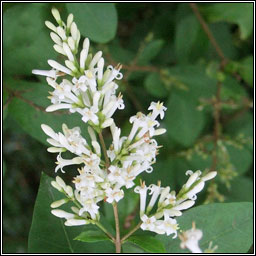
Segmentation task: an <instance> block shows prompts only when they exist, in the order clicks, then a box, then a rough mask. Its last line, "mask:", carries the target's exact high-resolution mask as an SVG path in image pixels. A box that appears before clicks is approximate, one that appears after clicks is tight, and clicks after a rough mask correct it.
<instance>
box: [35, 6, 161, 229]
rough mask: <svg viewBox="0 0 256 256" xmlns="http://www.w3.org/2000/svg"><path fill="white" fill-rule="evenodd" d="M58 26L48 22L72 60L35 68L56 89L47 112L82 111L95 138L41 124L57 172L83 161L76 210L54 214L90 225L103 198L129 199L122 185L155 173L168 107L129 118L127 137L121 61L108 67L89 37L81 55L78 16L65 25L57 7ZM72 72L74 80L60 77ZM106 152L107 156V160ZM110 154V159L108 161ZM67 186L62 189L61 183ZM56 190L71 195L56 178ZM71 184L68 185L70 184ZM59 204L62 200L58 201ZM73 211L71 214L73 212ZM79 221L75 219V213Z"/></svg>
mask: <svg viewBox="0 0 256 256" xmlns="http://www.w3.org/2000/svg"><path fill="white" fill-rule="evenodd" d="M52 14H53V16H54V18H55V19H56V21H57V23H58V26H57V27H56V26H55V25H53V24H52V23H51V22H49V21H47V22H46V26H47V27H48V28H50V29H51V30H52V31H53V32H51V34H50V35H51V38H52V39H53V41H54V42H55V45H54V49H55V50H56V51H57V52H59V53H61V54H63V55H64V56H66V57H67V58H68V60H66V61H65V65H66V66H63V65H61V64H59V63H57V62H56V61H54V60H49V61H48V63H49V65H50V66H51V67H52V68H53V69H52V70H50V71H46V70H33V71H32V72H33V73H34V74H38V75H43V76H46V81H47V82H48V84H49V85H50V86H51V87H53V89H54V90H53V91H52V92H50V94H51V96H50V97H49V98H50V100H51V103H52V105H50V106H49V107H47V109H46V110H47V111H49V112H51V111H55V110H60V109H69V111H70V112H71V113H74V112H78V113H79V114H81V115H82V120H83V121H84V122H85V123H88V125H89V126H88V133H89V135H90V141H87V140H86V139H85V138H83V136H82V135H81V131H80V128H79V127H74V128H72V129H70V128H68V127H67V125H65V124H63V126H62V130H63V132H58V133H57V132H55V131H54V130H53V129H52V128H51V127H49V126H48V125H46V124H42V126H41V127H42V130H43V131H44V132H45V134H47V135H48V136H49V138H48V139H47V142H48V143H49V144H51V145H52V146H51V147H49V148H48V151H49V152H51V153H59V154H58V156H57V162H56V164H57V166H56V168H55V172H57V171H58V170H61V171H62V172H64V170H63V168H64V167H66V166H69V165H79V167H80V168H79V169H78V172H79V174H78V175H77V176H76V177H75V178H74V180H73V182H74V183H75V190H74V193H73V194H72V196H73V197H72V198H71V197H70V196H69V195H68V200H62V201H61V202H62V203H65V202H67V201H69V200H72V201H73V202H74V203H76V205H77V208H75V210H74V208H72V211H73V212H74V213H67V215H65V214H64V212H63V211H62V210H59V209H55V210H53V212H52V213H53V214H55V215H56V216H58V217H62V216H64V217H65V218H66V219H67V220H68V221H67V222H66V224H68V225H71V223H76V225H77V224H78V223H81V225H82V224H85V223H84V222H83V221H81V218H82V217H83V218H84V220H85V221H86V223H88V221H91V220H98V219H99V206H98V203H99V202H100V201H102V200H104V201H106V202H108V203H116V202H118V201H119V200H121V199H122V198H123V197H124V191H123V189H122V188H123V187H126V188H127V189H128V188H131V187H133V186H134V185H135V183H134V180H135V179H136V177H137V176H138V175H139V174H140V173H142V172H144V171H146V172H148V173H149V172H152V171H153V168H152V166H151V165H152V164H153V163H154V162H155V161H156V155H157V153H158V145H157V142H156V140H154V139H153V137H154V136H156V135H160V134H163V133H164V132H165V131H166V130H165V129H161V128H160V129H159V128H157V127H159V122H158V121H157V120H156V118H157V117H158V116H160V118H161V119H163V117H164V112H165V111H166V107H164V106H163V103H160V102H157V103H156V102H152V103H151V105H150V107H149V110H151V112H150V113H149V114H148V115H144V114H142V113H137V114H136V115H135V116H133V117H131V118H130V122H131V124H132V128H131V131H130V133H129V135H128V136H122V137H121V129H120V128H118V127H117V126H116V124H115V122H114V120H113V118H112V116H113V114H114V113H115V111H116V110H117V109H123V108H124V104H123V100H122V96H121V94H119V95H118V96H116V90H117V88H118V85H117V84H116V83H115V82H114V80H115V79H117V80H119V79H121V78H122V74H121V73H120V69H121V65H118V66H117V67H116V68H113V67H111V66H109V67H107V69H106V70H105V71H104V59H103V58H102V52H101V51H100V52H97V53H96V54H95V55H94V56H92V54H90V53H89V44H90V43H89V40H88V39H87V38H86V39H85V40H84V42H83V48H82V50H81V52H80V55H79V56H80V58H79V60H77V58H76V55H77V53H78V52H79V51H78V48H79V40H80V32H79V30H78V29H77V26H76V24H75V23H74V21H73V15H72V14H70V15H69V16H68V19H67V22H66V24H65V23H64V22H63V21H62V20H61V18H60V14H59V12H58V11H57V10H56V9H53V10H52ZM63 75H69V76H70V78H69V79H62V81H60V82H57V79H59V77H62V76H63ZM106 127H110V130H111V134H112V138H113V141H112V143H111V145H110V147H109V148H108V149H106V152H104V149H103V148H102V147H103V146H102V145H100V144H99V142H98V141H100V139H101V138H99V136H100V134H101V131H102V129H103V128H106ZM65 151H69V152H71V153H73V154H74V155H75V156H74V157H73V158H72V159H64V158H63V157H62V153H63V152H65ZM102 151H103V153H104V157H105V160H103V159H102ZM106 158H107V159H106ZM60 183H61V184H62V188H61V189H60V188H59V187H58V186H57V185H56V184H60ZM53 184H55V188H57V189H58V190H60V191H62V192H63V193H64V194H65V195H66V196H67V193H66V192H65V185H64V184H63V182H61V181H60V178H59V177H57V179H56V182H54V183H53ZM68 187H69V186H68ZM53 205H54V206H56V205H58V206H60V205H61V204H60V203H59V202H57V203H55V204H53ZM70 214H71V215H70ZM74 214H77V215H76V218H78V219H79V218H80V219H79V221H76V222H74V220H72V221H70V218H69V217H70V216H72V218H73V219H74Z"/></svg>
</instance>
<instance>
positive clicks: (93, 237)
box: [74, 230, 109, 243]
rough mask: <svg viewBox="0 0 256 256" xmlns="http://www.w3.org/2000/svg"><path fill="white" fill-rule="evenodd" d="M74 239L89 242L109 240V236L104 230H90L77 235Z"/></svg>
mask: <svg viewBox="0 0 256 256" xmlns="http://www.w3.org/2000/svg"><path fill="white" fill-rule="evenodd" d="M74 240H78V241H81V242H87V243H95V242H98V241H105V240H109V238H108V237H107V236H106V235H105V234H104V233H103V232H100V231H94V230H88V231H85V232H82V233H81V234H79V235H78V236H77V237H75V238H74Z"/></svg>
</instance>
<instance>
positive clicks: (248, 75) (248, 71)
mask: <svg viewBox="0 0 256 256" xmlns="http://www.w3.org/2000/svg"><path fill="white" fill-rule="evenodd" d="M239 67H240V68H239V69H238V73H239V74H240V75H241V76H242V78H243V79H244V80H245V82H246V83H248V84H249V85H250V86H253V57H252V56H248V57H246V58H244V59H243V60H242V61H240V63H239Z"/></svg>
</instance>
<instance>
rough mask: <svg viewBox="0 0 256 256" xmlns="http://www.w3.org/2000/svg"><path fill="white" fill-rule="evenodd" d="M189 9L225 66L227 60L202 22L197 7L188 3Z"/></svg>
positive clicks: (205, 24)
mask: <svg viewBox="0 0 256 256" xmlns="http://www.w3.org/2000/svg"><path fill="white" fill-rule="evenodd" d="M189 5H190V7H191V9H192V10H193V12H194V13H195V15H196V17H197V19H198V21H199V23H200V24H201V26H202V28H203V30H204V32H205V33H206V35H207V36H208V38H209V40H210V42H211V44H212V45H213V47H214V48H215V50H216V52H217V54H218V55H219V57H220V58H221V60H222V62H223V65H225V64H226V63H227V59H226V57H225V56H224V53H223V52H222V50H221V48H220V46H219V45H218V43H217V41H216V40H215V38H214V36H213V34H212V32H211V30H210V29H209V27H208V25H207V23H206V22H205V21H204V19H203V17H202V16H201V14H200V12H199V10H198V7H197V5H196V4H195V3H189Z"/></svg>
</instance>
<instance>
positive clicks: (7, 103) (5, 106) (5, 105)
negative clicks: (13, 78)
mask: <svg viewBox="0 0 256 256" xmlns="http://www.w3.org/2000/svg"><path fill="white" fill-rule="evenodd" d="M13 98H14V96H13V95H10V96H9V97H8V99H7V100H6V102H5V104H4V106H3V110H5V109H6V108H7V106H8V105H9V104H10V102H11V101H12V100H13Z"/></svg>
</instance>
